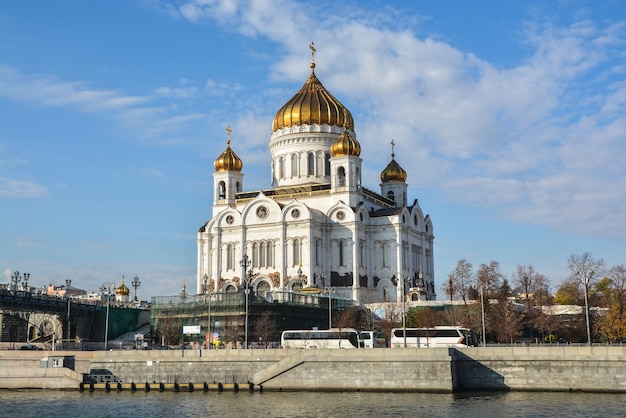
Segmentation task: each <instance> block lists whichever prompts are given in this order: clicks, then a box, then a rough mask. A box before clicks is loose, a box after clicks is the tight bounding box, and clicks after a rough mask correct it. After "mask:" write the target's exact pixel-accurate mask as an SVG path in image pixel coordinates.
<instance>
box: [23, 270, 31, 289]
mask: <svg viewBox="0 0 626 418" xmlns="http://www.w3.org/2000/svg"><path fill="white" fill-rule="evenodd" d="M23 276H24V290H26V292H27V293H30V292H29V291H28V279H29V278H30V273H24V275H23Z"/></svg>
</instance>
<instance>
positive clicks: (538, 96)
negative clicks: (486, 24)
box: [184, 1, 626, 235]
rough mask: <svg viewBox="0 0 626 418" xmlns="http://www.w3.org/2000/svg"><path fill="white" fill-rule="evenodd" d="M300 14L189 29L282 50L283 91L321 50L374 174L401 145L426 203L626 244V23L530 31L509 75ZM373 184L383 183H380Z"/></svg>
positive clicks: (390, 33) (460, 55)
mask: <svg viewBox="0 0 626 418" xmlns="http://www.w3.org/2000/svg"><path fill="white" fill-rule="evenodd" d="M297 6H298V4H296V3H292V2H288V1H284V2H281V3H280V4H278V5H276V4H275V3H274V2H252V3H239V2H232V1H223V2H220V1H190V2H187V3H185V6H184V7H187V9H185V10H186V13H187V14H186V16H187V17H188V18H189V19H190V20H193V21H199V20H202V19H212V20H216V21H218V22H221V23H225V22H228V25H229V27H230V28H232V30H234V31H237V32H239V33H243V34H245V35H248V36H253V37H254V36H264V37H267V38H269V39H271V40H273V41H275V42H277V43H279V44H280V45H281V47H282V48H284V49H285V50H286V55H285V56H284V57H282V58H280V59H279V60H278V61H277V62H276V63H275V65H274V67H273V72H274V74H273V77H272V78H273V79H274V80H293V81H298V80H302V81H303V80H304V77H306V72H307V71H308V70H307V69H306V62H307V61H308V57H307V54H308V53H309V51H308V50H307V49H306V45H308V42H309V41H310V38H313V39H314V40H315V43H316V47H317V51H318V53H317V55H316V63H317V69H316V73H317V74H318V76H319V77H320V79H321V80H322V82H323V83H324V84H325V85H326V87H327V88H328V89H329V90H330V91H331V92H333V94H334V95H335V96H336V97H338V98H339V99H340V100H341V101H342V102H343V103H344V105H346V106H347V107H348V108H350V109H351V110H352V111H353V113H356V114H357V117H356V124H357V134H358V138H359V141H361V142H362V145H363V148H364V158H366V164H367V165H368V167H372V166H379V167H381V168H382V167H384V165H385V164H386V162H387V161H388V159H389V157H388V155H389V154H388V153H389V145H388V144H389V140H390V139H391V138H394V139H395V140H396V143H397V144H398V146H397V151H398V153H399V154H400V155H399V157H398V159H399V161H400V162H401V164H404V166H405V168H406V169H407V170H408V172H409V181H411V182H413V181H415V180H414V179H417V181H418V182H419V184H413V185H414V186H417V187H419V188H420V189H424V188H430V189H431V191H432V192H436V193H439V194H441V195H444V196H448V197H447V199H449V200H455V201H457V202H458V201H460V202H465V203H468V204H471V205H475V206H477V207H482V208H485V209H486V210H491V211H493V212H495V213H496V214H499V216H500V217H503V218H506V219H510V220H513V221H516V222H525V223H531V224H535V225H544V226H555V227H557V228H560V229H563V230H567V231H570V232H572V233H575V234H590V235H602V234H611V235H623V234H625V233H626V220H625V219H624V218H623V217H622V216H620V215H619V214H620V213H623V209H624V202H626V187H624V186H625V185H624V180H622V179H624V178H626V173H625V169H624V164H623V161H620V160H623V156H624V155H626V148H625V145H624V141H623V138H624V137H626V126H625V125H626V124H625V122H624V116H623V115H624V114H626V112H625V110H626V109H625V103H626V90H625V88H624V83H623V82H622V81H621V80H620V81H615V82H612V83H611V82H610V80H612V79H615V78H616V77H620V76H622V74H623V71H624V70H623V64H619V63H617V62H614V60H613V59H612V57H613V56H619V53H620V51H621V50H620V48H621V46H623V43H624V40H623V36H624V28H625V24H624V22H618V23H616V24H613V25H611V26H607V27H598V26H596V24H595V23H594V22H592V21H591V20H589V19H588V17H587V16H586V15H583V17H582V18H581V19H583V20H579V21H576V22H574V23H572V24H570V25H561V26H558V25H556V24H555V23H551V22H549V20H548V19H544V21H534V22H528V24H527V25H526V27H525V29H524V32H523V35H524V36H525V37H524V38H520V39H519V41H520V42H521V43H525V44H526V46H527V48H528V51H529V55H528V56H527V57H526V59H524V60H522V61H521V62H520V63H519V64H518V65H516V66H513V67H510V68H501V66H495V65H492V64H490V63H489V62H487V61H485V60H483V59H481V58H480V57H477V56H474V55H472V54H469V53H465V52H463V51H460V50H458V49H456V48H454V47H452V46H450V45H449V44H447V43H446V42H443V41H440V40H437V38H438V37H436V36H434V37H432V38H425V39H421V38H418V37H417V36H416V35H415V33H414V32H412V31H410V30H406V27H407V22H406V21H403V22H402V23H401V24H400V25H399V26H398V27H399V28H402V29H390V28H389V26H388V25H387V24H385V23H383V26H376V25H377V24H380V22H385V19H384V18H383V16H384V13H380V14H378V15H377V14H376V13H375V12H373V13H369V14H364V13H363V14H360V15H359V14H357V12H354V13H352V14H350V13H348V14H346V15H344V16H336V17H335V18H334V19H332V22H323V21H319V20H316V19H306V18H304V15H303V12H302V11H301V9H298V7H297ZM311 7H314V6H311ZM310 12H311V10H309V13H310ZM278 22H280V24H279V23H278ZM339 39H340V40H341V42H337V40H339ZM603 79H604V81H603ZM246 118H248V116H244V117H243V119H242V123H243V120H245V119H246ZM368 172H369V173H370V174H369V176H370V177H372V178H375V174H372V173H374V172H376V170H375V169H371V168H368ZM460 202H459V203H460Z"/></svg>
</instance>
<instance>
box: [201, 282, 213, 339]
mask: <svg viewBox="0 0 626 418" xmlns="http://www.w3.org/2000/svg"><path fill="white" fill-rule="evenodd" d="M202 282H203V283H204V301H205V302H206V300H207V297H208V299H209V310H208V312H207V350H210V349H211V281H210V280H209V276H207V275H206V274H205V275H204V279H203V280H202Z"/></svg>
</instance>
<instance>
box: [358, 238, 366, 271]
mask: <svg viewBox="0 0 626 418" xmlns="http://www.w3.org/2000/svg"><path fill="white" fill-rule="evenodd" d="M364 259H365V240H360V241H359V266H361V267H363V266H364V264H363V263H364V261H365V260H364Z"/></svg>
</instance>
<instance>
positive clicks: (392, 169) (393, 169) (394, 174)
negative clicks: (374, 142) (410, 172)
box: [380, 141, 406, 183]
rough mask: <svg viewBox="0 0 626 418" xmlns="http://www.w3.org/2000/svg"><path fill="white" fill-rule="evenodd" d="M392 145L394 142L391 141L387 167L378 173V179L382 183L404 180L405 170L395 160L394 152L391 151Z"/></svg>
mask: <svg viewBox="0 0 626 418" xmlns="http://www.w3.org/2000/svg"><path fill="white" fill-rule="evenodd" d="M394 145H395V144H394V142H393V141H391V161H389V164H387V167H385V169H384V170H383V171H382V173H380V180H381V181H382V182H383V183H393V182H400V183H404V182H406V171H404V169H403V168H402V167H400V164H398V163H397V162H396V159H395V156H396V153H395V152H394V151H393V147H394Z"/></svg>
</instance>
